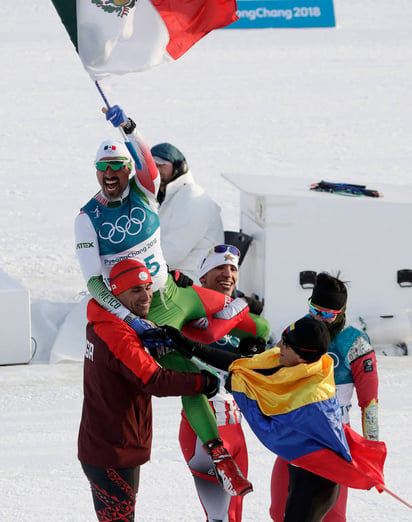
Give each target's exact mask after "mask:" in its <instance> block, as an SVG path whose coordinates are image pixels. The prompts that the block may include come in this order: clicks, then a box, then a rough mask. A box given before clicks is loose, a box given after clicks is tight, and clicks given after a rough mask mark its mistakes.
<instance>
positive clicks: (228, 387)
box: [225, 372, 233, 393]
mask: <svg viewBox="0 0 412 522" xmlns="http://www.w3.org/2000/svg"><path fill="white" fill-rule="evenodd" d="M232 375H233V374H232V372H229V373H228V374H227V377H226V381H225V390H226V391H228V392H229V393H232Z"/></svg>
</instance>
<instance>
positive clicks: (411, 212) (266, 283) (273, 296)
mask: <svg viewBox="0 0 412 522" xmlns="http://www.w3.org/2000/svg"><path fill="white" fill-rule="evenodd" d="M224 177H225V178H226V179H227V180H228V181H230V182H231V183H233V184H234V185H235V186H236V187H237V188H239V190H240V228H241V230H242V232H245V233H246V234H249V235H251V236H253V238H254V240H253V242H252V244H251V246H250V248H249V251H248V253H247V255H246V257H245V260H244V262H243V264H242V266H241V268H240V272H239V289H240V290H242V291H243V292H245V293H246V294H250V293H252V292H254V293H256V294H258V295H259V296H260V297H261V298H262V297H263V298H264V299H265V308H264V316H265V317H266V318H267V319H268V320H269V322H270V323H271V326H272V331H273V332H274V333H275V334H276V335H278V334H279V332H281V331H282V329H283V328H284V327H285V326H287V325H288V324H289V323H290V322H291V321H293V320H295V319H297V318H299V317H301V316H302V315H304V314H305V313H307V299H308V298H309V297H310V295H311V289H310V288H303V287H302V285H301V284H300V282H299V280H300V273H301V272H303V271H314V272H317V273H318V272H321V271H327V272H329V273H332V275H336V273H337V272H338V271H340V272H341V278H342V279H343V280H344V281H348V282H349V286H348V294H349V298H348V314H347V315H348V317H349V318H350V317H358V316H362V315H368V316H380V315H391V314H393V315H396V314H398V313H399V312H401V311H408V310H409V311H410V310H411V309H412V286H411V285H410V284H408V283H407V284H406V285H405V286H400V285H399V284H398V281H397V277H398V276H397V274H398V270H402V269H407V270H412V240H411V231H412V186H406V187H405V186H396V185H382V184H379V185H376V186H375V185H370V186H369V185H368V187H367V188H370V189H373V190H378V191H379V192H380V193H381V194H383V197H379V198H372V197H368V196H343V195H337V194H331V193H324V192H323V193H322V192H316V191H313V190H310V182H308V180H307V179H299V178H289V177H276V176H259V175H253V174H251V175H238V174H225V175H224ZM317 181H320V179H319V180H314V181H313V182H317ZM411 273H412V272H411Z"/></svg>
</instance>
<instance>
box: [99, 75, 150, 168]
mask: <svg viewBox="0 0 412 522" xmlns="http://www.w3.org/2000/svg"><path fill="white" fill-rule="evenodd" d="M94 83H95V85H96V87H97V90H98V91H99V94H100V96H101V97H102V98H103V101H104V103H105V105H106V107H107V109H110V108H111V107H110V104H109V101H108V100H107V98H106V95H105V94H104V92H103V90H102V88H101V87H100V84H99V82H98V81H97V80H96V81H95V82H94ZM118 129H119V131H120V134H121V135H122V138H123V139H124V142H125V145H126V147H127V149H128V151H129V152H130V154H131V155H132V158H133V159H134V161H135V164H136V168H137V170H142V168H143V166H142V162H141V161H140V158H139V156H138V155H137V152H136V149H135V148H134V146H133V143H132V142H131V141H130V140H129V138H128V137H127V134H126V133H125V132H124V130H123V127H122V126H119V127H118Z"/></svg>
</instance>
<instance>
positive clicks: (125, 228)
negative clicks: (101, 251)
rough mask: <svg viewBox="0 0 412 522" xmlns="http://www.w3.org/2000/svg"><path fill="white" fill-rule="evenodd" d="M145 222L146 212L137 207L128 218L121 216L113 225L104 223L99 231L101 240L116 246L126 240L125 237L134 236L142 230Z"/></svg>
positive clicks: (124, 215)
mask: <svg viewBox="0 0 412 522" xmlns="http://www.w3.org/2000/svg"><path fill="white" fill-rule="evenodd" d="M145 220H146V212H145V211H144V210H143V209H142V208H139V207H134V208H132V210H131V212H130V216H128V215H127V214H123V216H120V217H118V218H117V219H116V221H115V223H114V224H113V223H110V222H108V221H106V222H104V223H103V224H102V225H101V226H100V229H99V236H100V238H101V239H106V240H107V241H110V243H114V244H118V243H121V242H122V241H124V240H125V239H126V236H127V235H129V236H136V235H137V234H139V233H140V232H141V230H142V228H143V223H144V222H145Z"/></svg>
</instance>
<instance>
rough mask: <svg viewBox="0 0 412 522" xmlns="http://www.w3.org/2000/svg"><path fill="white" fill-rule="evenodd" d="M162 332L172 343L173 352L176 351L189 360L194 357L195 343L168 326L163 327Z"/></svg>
mask: <svg viewBox="0 0 412 522" xmlns="http://www.w3.org/2000/svg"><path fill="white" fill-rule="evenodd" d="M161 328H162V330H163V331H164V333H165V334H166V335H167V336H168V338H169V339H170V340H171V341H172V347H173V349H174V350H177V351H178V352H180V353H181V354H182V355H184V356H185V357H187V358H188V359H191V358H192V357H193V355H194V350H195V346H196V342H195V341H191V340H190V339H188V338H187V337H186V336H185V335H183V334H182V332H180V331H179V330H178V329H177V328H174V327H173V326H170V325H168V324H165V325H163V326H162V327H161Z"/></svg>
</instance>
